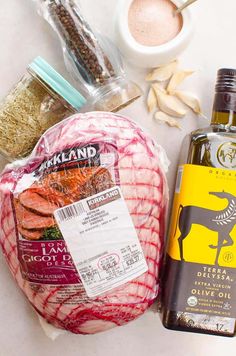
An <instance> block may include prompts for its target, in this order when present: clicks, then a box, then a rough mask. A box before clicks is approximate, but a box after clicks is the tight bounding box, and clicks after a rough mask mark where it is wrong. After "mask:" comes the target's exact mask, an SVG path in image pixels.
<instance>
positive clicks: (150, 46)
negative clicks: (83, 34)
mask: <svg viewBox="0 0 236 356" xmlns="http://www.w3.org/2000/svg"><path fill="white" fill-rule="evenodd" d="M183 3H184V0H119V1H118V7H117V11H116V19H115V37H116V43H117V46H118V48H119V49H120V51H121V53H122V54H123V55H124V57H126V58H127V59H128V61H129V62H131V63H132V64H134V65H136V66H138V67H143V68H152V67H157V66H159V65H162V64H166V63H168V62H170V61H172V60H173V59H176V58H177V57H178V56H179V55H180V53H181V52H183V51H184V50H185V49H186V47H187V46H188V44H189V42H190V40H191V38H192V34H193V18H192V14H191V10H190V8H189V7H188V8H186V9H184V10H183V11H182V13H181V14H179V15H174V11H175V10H176V8H177V7H179V6H180V5H182V4H183Z"/></svg>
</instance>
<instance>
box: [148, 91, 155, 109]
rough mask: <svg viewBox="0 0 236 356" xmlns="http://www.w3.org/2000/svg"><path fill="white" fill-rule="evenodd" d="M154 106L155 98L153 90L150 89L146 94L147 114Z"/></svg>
mask: <svg viewBox="0 0 236 356" xmlns="http://www.w3.org/2000/svg"><path fill="white" fill-rule="evenodd" d="M156 106H157V98H156V95H155V91H154V89H153V88H152V87H151V88H150V90H149V92H148V97H147V108H148V111H149V112H151V111H153V110H154V109H155V108H156Z"/></svg>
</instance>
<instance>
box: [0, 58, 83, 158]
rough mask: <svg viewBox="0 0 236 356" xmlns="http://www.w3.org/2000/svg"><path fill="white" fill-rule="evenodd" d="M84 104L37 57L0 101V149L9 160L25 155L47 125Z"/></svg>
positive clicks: (59, 76) (56, 121) (71, 89)
mask: <svg viewBox="0 0 236 356" xmlns="http://www.w3.org/2000/svg"><path fill="white" fill-rule="evenodd" d="M84 104H85V99H84V97H83V96H82V95H81V94H80V93H79V92H78V91H77V90H76V89H75V88H74V87H72V86H71V85H70V84H69V83H68V82H67V81H66V80H65V79H64V78H63V77H62V76H61V75H60V74H58V73H57V72H56V71H55V70H54V69H53V68H52V67H51V66H50V65H49V64H48V63H47V62H46V61H45V60H43V59H42V58H41V57H37V58H36V59H35V60H34V61H33V62H32V63H31V64H30V65H29V66H28V69H27V73H26V74H25V75H24V76H23V78H22V79H21V80H20V82H18V84H17V85H16V86H15V87H14V88H13V90H12V91H11V92H10V93H9V94H8V95H7V96H6V98H5V99H4V100H3V102H2V103H1V104H0V153H1V154H2V155H3V156H4V157H5V158H7V159H8V160H10V161H13V160H16V159H20V158H23V157H25V156H27V155H28V154H29V153H30V152H31V151H32V150H33V148H34V146H35V144H36V143H37V141H38V139H39V138H40V136H41V135H42V134H43V133H44V132H45V131H46V130H47V129H48V128H49V127H51V126H53V125H54V124H56V123H58V122H59V121H61V120H62V119H64V118H66V117H67V116H70V115H71V114H73V113H76V112H78V111H79V110H80V108H81V107H82V106H83V105H84Z"/></svg>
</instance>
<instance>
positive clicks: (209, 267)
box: [163, 69, 236, 336]
mask: <svg viewBox="0 0 236 356" xmlns="http://www.w3.org/2000/svg"><path fill="white" fill-rule="evenodd" d="M163 325H164V326H165V327H166V328H168V329H175V330H182V331H191V332H200V333H208V334H216V335H222V336H234V335H235V334H236V70H234V69H220V70H219V71H218V78H217V84H216V94H215V101H214V106H213V115H212V121H211V125H210V127H208V128H206V129H201V130H197V131H194V132H192V133H191V134H190V135H189V136H187V137H186V138H185V140H184V143H183V148H182V152H181V157H180V164H179V168H178V174H177V180H176V187H175V195H174V202H173V209H172V216H171V223H170V228H169V240H168V247H167V251H166V257H165V269H164V276H163Z"/></svg>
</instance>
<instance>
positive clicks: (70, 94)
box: [29, 57, 86, 110]
mask: <svg viewBox="0 0 236 356" xmlns="http://www.w3.org/2000/svg"><path fill="white" fill-rule="evenodd" d="M29 69H30V70H31V71H33V72H34V73H35V74H36V75H37V76H38V77H40V78H41V79H42V80H43V81H44V82H45V83H46V84H47V85H48V86H49V87H51V88H52V90H53V91H54V92H56V93H57V94H59V95H60V96H61V97H62V98H63V99H64V100H66V101H67V102H68V103H69V104H70V105H71V106H73V107H74V108H75V109H76V110H79V109H80V108H81V107H82V106H83V105H84V104H85V103H86V100H85V98H84V97H83V96H82V95H81V94H80V93H79V92H78V90H76V89H75V88H74V87H73V86H72V85H71V84H70V83H68V82H67V81H66V80H65V79H64V78H63V77H62V76H61V75H60V74H59V73H58V72H57V71H55V69H53V68H52V67H51V66H50V65H49V64H48V63H47V62H46V61H45V60H44V59H43V58H41V57H37V58H35V60H34V61H33V62H32V63H30V64H29Z"/></svg>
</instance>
